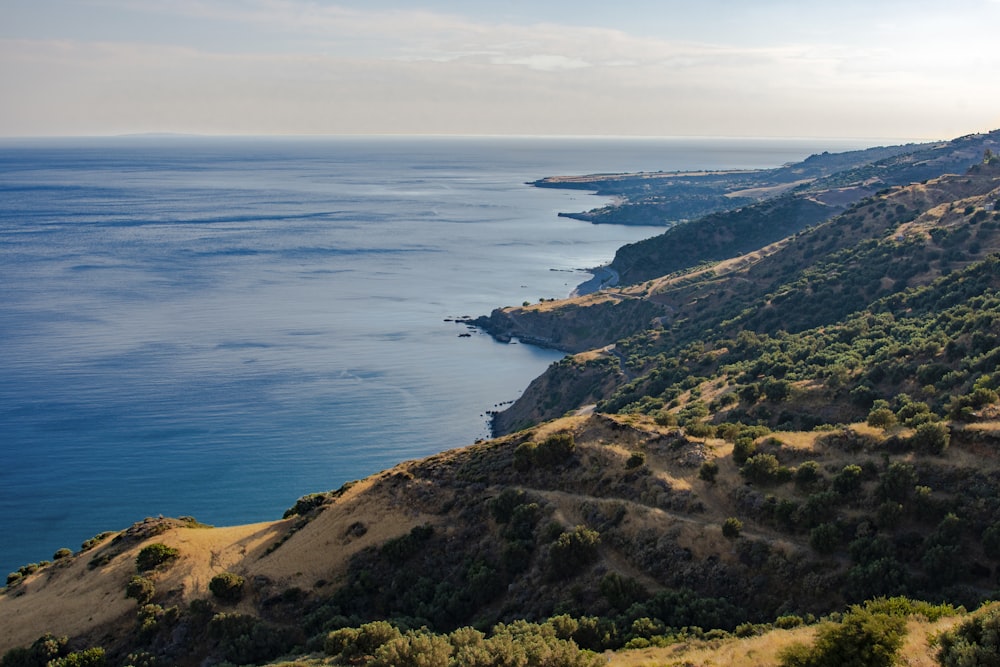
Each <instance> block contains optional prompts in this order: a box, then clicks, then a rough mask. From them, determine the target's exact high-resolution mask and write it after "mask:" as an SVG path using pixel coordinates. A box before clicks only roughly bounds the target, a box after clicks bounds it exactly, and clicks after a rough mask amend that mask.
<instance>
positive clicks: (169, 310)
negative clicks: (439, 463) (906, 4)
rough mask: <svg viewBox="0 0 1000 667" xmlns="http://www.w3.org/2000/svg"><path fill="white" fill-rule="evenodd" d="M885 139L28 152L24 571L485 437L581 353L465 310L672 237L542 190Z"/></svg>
mask: <svg viewBox="0 0 1000 667" xmlns="http://www.w3.org/2000/svg"><path fill="white" fill-rule="evenodd" d="M863 145H866V142H862V141H831V140H813V141H808V140H780V141H776V140H732V139H611V138H602V139H572V138H560V139H542V138H503V139H499V138H494V139H491V138H405V137H364V138H312V139H310V138H295V139H287V138H283V139H277V138H256V139H238V138H226V139H221V138H197V137H122V138H103V139H96V138H95V139H45V140H42V139H37V140H13V139H7V140H2V141H0V446H2V454H3V465H2V466H0V573H2V572H8V571H11V570H14V569H16V568H17V567H18V566H20V565H23V564H26V563H29V562H37V561H39V560H43V559H49V558H51V555H52V553H53V552H54V551H55V550H56V549H58V548H60V547H70V548H72V549H76V548H78V547H79V545H80V543H81V542H82V541H83V540H85V539H87V538H88V537H91V536H92V535H94V534H96V533H98V532H101V531H104V530H113V529H121V528H124V527H126V526H128V525H130V524H131V523H132V522H134V521H137V520H140V519H142V518H144V517H146V516H156V515H160V514H163V515H167V516H178V515H191V516H194V517H196V518H197V519H199V520H200V521H203V522H205V523H210V524H215V525H228V524H235V523H245V522H253V521H264V520H270V519H275V518H279V517H280V516H281V514H282V512H283V511H284V510H285V509H286V508H288V507H290V506H291V505H292V504H294V502H295V500H296V499H297V498H298V497H299V496H302V495H304V494H307V493H311V492H316V491H324V490H329V489H335V488H337V487H339V486H340V485H342V484H343V483H344V482H346V481H349V480H352V479H358V478H361V477H364V476H367V475H369V474H372V473H375V472H377V471H379V470H382V469H385V468H387V467H390V466H392V465H394V464H396V463H398V462H400V461H403V460H407V459H413V458H418V457H423V456H426V455H429V454H432V453H436V452H439V451H442V450H446V449H450V448H454V447H460V446H464V445H467V444H470V443H472V442H474V441H475V440H476V439H478V438H484V437H487V436H488V435H489V429H488V418H487V412H488V411H489V410H492V409H495V408H496V407H497V405H498V404H500V403H503V402H505V401H509V400H512V399H515V398H516V397H517V396H518V395H519V393H520V391H521V390H522V389H524V387H526V386H527V384H528V383H529V382H530V381H531V380H532V379H533V378H534V377H536V376H537V375H539V374H540V373H541V372H542V371H544V369H545V368H546V366H547V365H548V364H550V363H552V362H553V361H555V360H557V359H558V358H559V357H560V356H561V355H560V354H559V353H557V352H554V351H551V350H542V349H537V348H534V347H531V346H528V345H519V344H508V345H505V344H500V343H497V342H495V341H493V340H492V339H491V338H489V337H487V336H485V335H482V334H479V333H478V332H467V331H466V329H465V328H464V327H462V326H460V325H457V324H455V323H453V322H448V321H446V320H447V319H450V318H454V317H461V316H476V315H481V314H487V313H489V312H490V311H491V310H492V309H493V308H495V307H497V306H502V305H511V304H520V303H521V302H522V301H537V300H538V299H539V298H553V297H564V296H566V295H567V294H569V292H570V291H572V289H573V288H574V287H575V286H576V285H577V284H579V283H581V282H583V281H585V280H586V279H588V278H589V277H590V276H589V274H587V273H586V272H585V271H582V269H586V268H588V267H595V266H598V265H600V264H603V263H606V262H608V261H609V260H610V259H611V258H612V257H613V256H614V252H615V250H616V248H618V247H619V246H621V245H623V244H625V243H629V242H633V241H637V240H639V239H642V238H646V237H649V236H652V235H654V234H656V233H658V232H659V231H660V230H659V229H656V228H649V227H646V228H638V227H618V226H595V225H590V224H587V223H583V222H579V221H575V220H570V219H567V218H559V217H557V215H556V214H557V213H558V212H560V211H581V210H586V209H590V208H593V207H596V206H599V205H602V204H604V203H605V201H606V200H604V199H602V198H599V197H596V196H594V195H591V194H588V193H586V192H581V191H559V190H550V189H539V188H533V187H530V186H527V185H525V182H526V181H530V180H534V179H537V178H541V177H544V176H550V175H562V174H584V173H594V172H621V171H639V170H674V169H689V168H704V169H717V168H745V167H768V166H777V165H780V164H782V163H785V162H789V161H794V160H799V159H802V158H804V157H805V156H807V155H809V154H810V153H814V152H819V151H823V150H847V149H850V148H857V147H861V146H863ZM462 333H472V334H473V335H471V336H468V337H462V336H459V334H462Z"/></svg>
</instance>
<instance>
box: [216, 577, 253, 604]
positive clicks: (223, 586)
mask: <svg viewBox="0 0 1000 667" xmlns="http://www.w3.org/2000/svg"><path fill="white" fill-rule="evenodd" d="M244 583H245V580H244V579H243V577H241V576H240V575H238V574H234V573H233V572H222V573H220V574H217V575H215V576H214V577H212V581H211V582H209V584H208V590H210V591H212V595H214V596H215V597H217V598H219V599H220V600H224V601H226V602H239V601H240V599H242V598H243V584H244Z"/></svg>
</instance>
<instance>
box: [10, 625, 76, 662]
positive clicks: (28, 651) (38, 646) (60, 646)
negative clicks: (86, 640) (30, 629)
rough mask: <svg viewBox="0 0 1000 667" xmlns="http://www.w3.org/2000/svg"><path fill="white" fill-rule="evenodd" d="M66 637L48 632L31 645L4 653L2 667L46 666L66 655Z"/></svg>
mask: <svg viewBox="0 0 1000 667" xmlns="http://www.w3.org/2000/svg"><path fill="white" fill-rule="evenodd" d="M68 641H69V640H68V639H67V638H66V637H56V636H55V635H53V634H52V633H46V634H44V635H42V636H41V637H39V638H38V639H36V640H35V641H34V642H33V643H32V644H31V646H28V647H18V648H13V649H11V650H9V651H7V652H6V653H4V655H3V659H2V660H0V667H46V666H47V665H48V664H49V663H50V662H51V661H52V660H56V659H58V658H60V657H62V656H65V655H66V644H67V642H68Z"/></svg>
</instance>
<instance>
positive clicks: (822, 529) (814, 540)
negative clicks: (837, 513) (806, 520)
mask: <svg viewBox="0 0 1000 667" xmlns="http://www.w3.org/2000/svg"><path fill="white" fill-rule="evenodd" d="M840 538H841V530H840V526H838V525H837V524H835V523H821V524H819V525H818V526H816V527H815V528H813V529H812V530H811V531H810V532H809V546H811V547H812V548H813V549H815V550H816V552H818V553H821V554H831V553H833V552H834V551H836V550H837V547H838V546H840Z"/></svg>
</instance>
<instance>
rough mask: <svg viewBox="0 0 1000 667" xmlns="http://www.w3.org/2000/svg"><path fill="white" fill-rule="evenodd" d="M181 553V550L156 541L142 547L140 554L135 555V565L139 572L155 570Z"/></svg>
mask: <svg viewBox="0 0 1000 667" xmlns="http://www.w3.org/2000/svg"><path fill="white" fill-rule="evenodd" d="M180 553H181V552H180V551H178V550H177V549H174V548H173V547H168V546H167V545H166V544H162V543H160V542H156V543H154V544H150V545H148V546H145V547H143V548H142V550H141V551H140V552H139V555H138V556H136V557H135V567H136V569H137V570H139V572H148V571H149V570H155V569H156V568H157V567H159V566H160V565H163V564H164V563H167V562H169V561H172V560H174V559H175V558H177V557H178V556H180Z"/></svg>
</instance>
